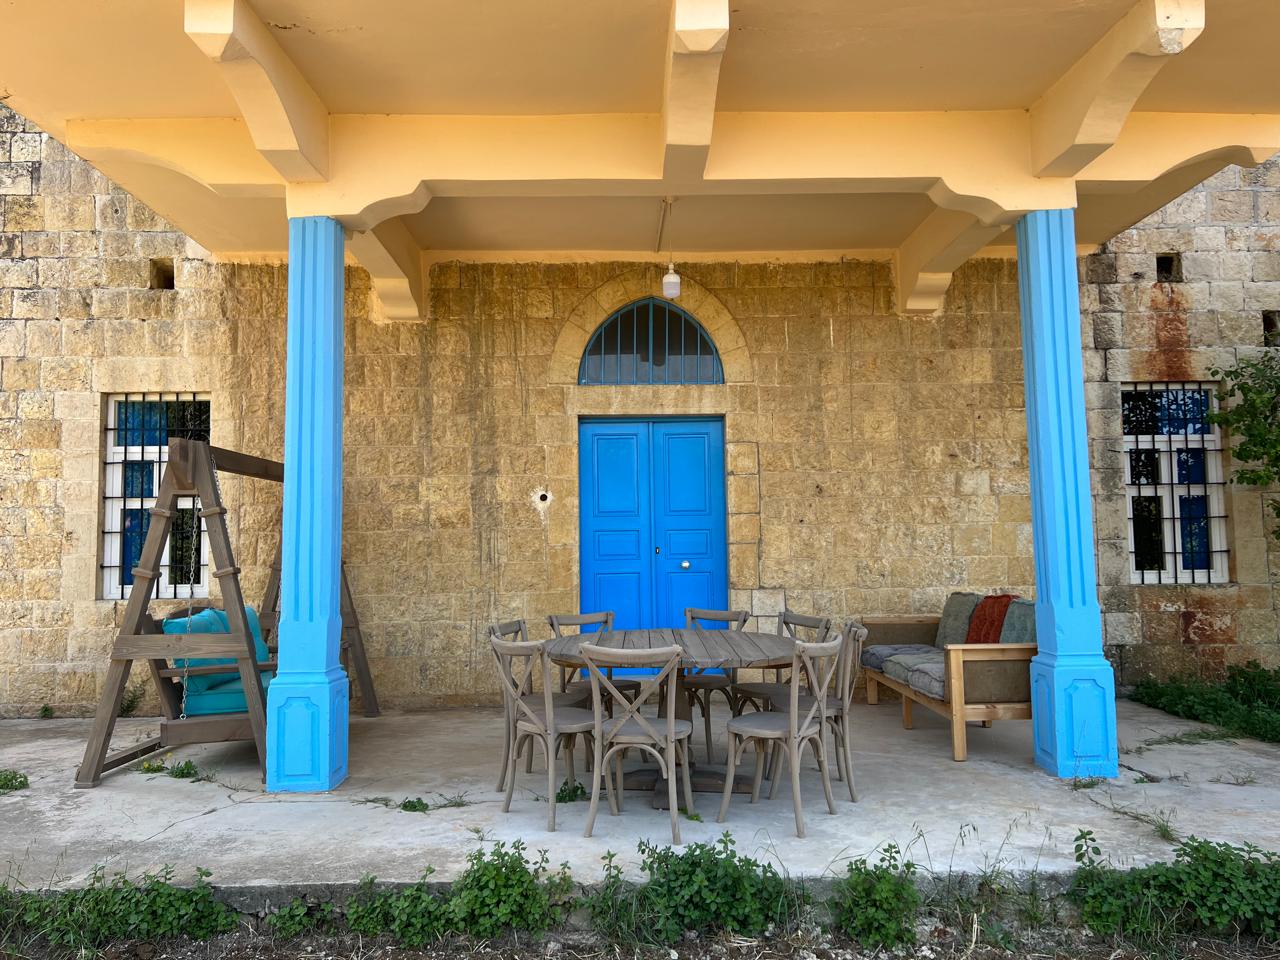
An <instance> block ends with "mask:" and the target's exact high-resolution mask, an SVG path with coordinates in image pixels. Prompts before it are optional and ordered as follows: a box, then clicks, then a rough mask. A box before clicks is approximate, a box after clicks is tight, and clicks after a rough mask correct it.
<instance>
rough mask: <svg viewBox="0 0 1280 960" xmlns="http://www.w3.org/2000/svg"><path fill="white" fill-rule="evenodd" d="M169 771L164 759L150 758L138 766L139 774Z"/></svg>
mask: <svg viewBox="0 0 1280 960" xmlns="http://www.w3.org/2000/svg"><path fill="white" fill-rule="evenodd" d="M167 769H168V767H166V766H165V764H164V757H148V758H147V759H146V760H143V761H142V763H141V764H139V766H138V772H139V773H164V772H165V770H167Z"/></svg>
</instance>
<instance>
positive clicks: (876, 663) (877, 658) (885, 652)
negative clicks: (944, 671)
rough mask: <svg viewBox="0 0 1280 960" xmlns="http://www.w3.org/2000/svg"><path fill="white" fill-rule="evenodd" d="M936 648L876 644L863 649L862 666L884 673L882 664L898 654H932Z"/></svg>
mask: <svg viewBox="0 0 1280 960" xmlns="http://www.w3.org/2000/svg"><path fill="white" fill-rule="evenodd" d="M935 649H936V648H935V647H931V646H929V645H928V644H924V643H877V644H874V645H873V646H869V647H864V648H863V650H862V665H863V666H864V667H868V668H869V669H871V670H879V671H881V672H882V673H883V672H884V662H885V661H886V660H888V659H889V658H890V657H896V656H897V655H898V654H900V653H932V652H933V651H934V650H935Z"/></svg>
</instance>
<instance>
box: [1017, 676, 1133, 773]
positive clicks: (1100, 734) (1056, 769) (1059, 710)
mask: <svg viewBox="0 0 1280 960" xmlns="http://www.w3.org/2000/svg"><path fill="white" fill-rule="evenodd" d="M1031 715H1032V721H1031V722H1032V725H1033V727H1034V729H1035V757H1036V763H1037V764H1039V765H1040V766H1041V767H1043V768H1044V769H1045V770H1047V771H1048V772H1049V773H1051V774H1053V775H1054V776H1057V777H1064V778H1071V777H1114V776H1118V775H1119V772H1120V768H1119V765H1120V756H1119V748H1118V745H1117V742H1116V683H1115V675H1114V673H1113V671H1112V669H1111V664H1110V663H1109V662H1108V661H1107V658H1106V657H1104V656H1103V655H1102V654H1101V653H1098V654H1058V653H1049V652H1041V653H1038V654H1036V656H1035V657H1034V659H1032V661H1031Z"/></svg>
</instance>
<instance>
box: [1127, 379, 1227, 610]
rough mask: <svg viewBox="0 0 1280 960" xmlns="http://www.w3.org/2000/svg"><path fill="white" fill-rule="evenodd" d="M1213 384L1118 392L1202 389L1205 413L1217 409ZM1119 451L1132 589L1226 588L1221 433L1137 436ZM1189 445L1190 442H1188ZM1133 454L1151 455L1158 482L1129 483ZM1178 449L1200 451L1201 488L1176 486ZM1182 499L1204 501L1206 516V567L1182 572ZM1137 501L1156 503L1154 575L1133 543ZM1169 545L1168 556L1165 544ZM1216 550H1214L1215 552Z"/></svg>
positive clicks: (1138, 386)
mask: <svg viewBox="0 0 1280 960" xmlns="http://www.w3.org/2000/svg"><path fill="white" fill-rule="evenodd" d="M1217 388H1218V385H1217V384H1216V383H1212V382H1207V381H1186V382H1182V383H1180V382H1171V383H1123V384H1121V386H1120V389H1121V391H1122V392H1127V391H1138V392H1141V391H1151V392H1167V391H1172V390H1204V391H1207V392H1208V394H1209V410H1210V411H1211V412H1212V411H1216V410H1217V409H1218V391H1217ZM1122 439H1123V449H1124V453H1123V456H1124V482H1125V516H1126V524H1125V527H1126V535H1127V537H1128V543H1129V582H1130V583H1133V584H1150V585H1156V584H1166V585H1177V584H1206V583H1211V584H1212V583H1229V582H1230V580H1231V574H1230V563H1229V554H1228V552H1227V520H1226V516H1227V509H1226V506H1227V504H1226V489H1227V487H1226V468H1225V465H1224V462H1223V447H1222V433H1221V431H1219V429H1218V427H1217V425H1216V424H1212V423H1211V424H1210V430H1209V433H1204V434H1192V435H1191V436H1190V437H1188V436H1186V435H1180V434H1172V435H1167V434H1154V435H1153V434H1141V435H1128V434H1124V435H1122ZM1189 441H1190V442H1189ZM1132 450H1154V451H1155V453H1156V456H1157V460H1158V462H1159V467H1160V474H1159V479H1160V482H1159V483H1156V484H1142V485H1139V484H1136V483H1134V482H1133V476H1132V473H1131V470H1132V460H1131V458H1130V456H1129V453H1130V451H1132ZM1179 450H1204V479H1205V482H1204V483H1175V482H1173V481H1175V480H1176V479H1177V475H1178V474H1177V453H1178V451H1179ZM1184 496H1203V497H1205V500H1206V504H1207V508H1208V513H1209V518H1210V519H1209V567H1208V569H1204V568H1197V569H1195V570H1186V569H1183V567H1182V563H1181V561H1182V555H1183V545H1182V523H1181V522H1180V521H1181V519H1182V517H1181V515H1180V511H1179V512H1178V515H1176V516H1175V511H1174V501H1175V498H1178V497H1184ZM1138 497H1158V498H1159V499H1160V519H1161V526H1162V528H1163V536H1164V545H1165V550H1164V551H1163V553H1162V556H1163V558H1164V563H1163V565H1162V566H1161V567H1160V568H1159V569H1156V570H1140V569H1138V565H1137V560H1138V555H1137V550H1136V541H1135V538H1134V533H1133V510H1134V500H1135V499H1136V498H1138ZM1170 544H1172V545H1173V546H1172V551H1170V549H1169V545H1170ZM1215 547H1217V549H1215Z"/></svg>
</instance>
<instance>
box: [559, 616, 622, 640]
mask: <svg viewBox="0 0 1280 960" xmlns="http://www.w3.org/2000/svg"><path fill="white" fill-rule="evenodd" d="M547 623H549V624H551V632H552V633H554V634H555V635H556V636H557V637H563V636H565V635H566V633H565V630H564V628H565V627H578V628H579V629H577V630H574V631H573V633H583V632H584V631H583V630H582V629H581V628H582V627H592V626H598V627H599V628H600V629H601V631H603V632H604V633H608V632H609V631H610V630H612V629H613V611H612V610H605V611H604V612H603V613H553V614H552V615H551V616H549V617H547ZM586 632H591V631H586Z"/></svg>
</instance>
